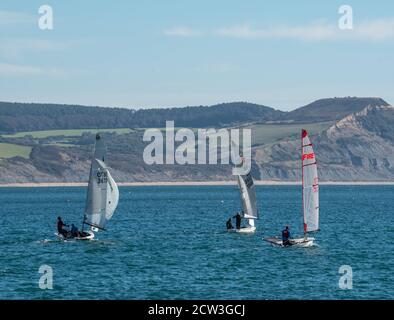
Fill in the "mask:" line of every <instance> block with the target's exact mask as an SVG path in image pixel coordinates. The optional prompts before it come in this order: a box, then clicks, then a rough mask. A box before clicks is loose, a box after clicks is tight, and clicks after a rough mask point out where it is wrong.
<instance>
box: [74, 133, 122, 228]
mask: <svg viewBox="0 0 394 320" xmlns="http://www.w3.org/2000/svg"><path fill="white" fill-rule="evenodd" d="M105 161H106V148H105V145H104V142H103V140H102V138H101V137H100V135H99V134H97V135H96V144H95V149H94V155H93V159H92V163H91V167H90V175H89V184H88V192H87V197H86V206H85V215H84V220H83V227H82V231H83V228H84V225H89V226H90V227H91V230H92V231H98V230H105V227H106V224H107V222H108V221H109V220H110V219H111V218H112V215H113V214H114V212H115V209H116V207H117V205H118V201H119V189H118V186H117V185H116V183H115V181H114V179H113V178H112V176H111V173H110V171H109V168H108V167H107V166H106V164H105ZM89 233H90V234H91V235H92V234H93V233H92V232H89Z"/></svg>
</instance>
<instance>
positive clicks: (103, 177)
mask: <svg viewBox="0 0 394 320" xmlns="http://www.w3.org/2000/svg"><path fill="white" fill-rule="evenodd" d="M100 183H107V172H101V171H97V184H100Z"/></svg>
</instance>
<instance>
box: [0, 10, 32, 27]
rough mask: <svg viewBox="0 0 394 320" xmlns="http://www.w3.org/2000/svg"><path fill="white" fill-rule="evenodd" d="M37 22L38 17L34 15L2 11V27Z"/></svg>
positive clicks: (0, 20) (0, 22)
mask: <svg viewBox="0 0 394 320" xmlns="http://www.w3.org/2000/svg"><path fill="white" fill-rule="evenodd" d="M37 21H38V17H36V16H34V15H32V14H28V13H23V12H13V11H0V26H1V25H9V24H21V23H36V22H37Z"/></svg>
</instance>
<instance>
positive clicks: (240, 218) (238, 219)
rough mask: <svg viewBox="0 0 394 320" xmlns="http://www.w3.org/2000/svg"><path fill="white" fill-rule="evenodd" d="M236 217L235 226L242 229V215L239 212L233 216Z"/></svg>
mask: <svg viewBox="0 0 394 320" xmlns="http://www.w3.org/2000/svg"><path fill="white" fill-rule="evenodd" d="M233 218H235V227H236V228H237V229H241V222H242V216H241V214H240V213H239V212H237V214H236V215H235V216H234V217H233Z"/></svg>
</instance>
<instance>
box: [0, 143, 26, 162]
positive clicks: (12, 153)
mask: <svg viewBox="0 0 394 320" xmlns="http://www.w3.org/2000/svg"><path fill="white" fill-rule="evenodd" d="M30 152H31V147H27V146H20V145H17V144H11V143H0V159H8V158H12V157H17V156H19V157H23V158H26V159H28V158H29V155H30Z"/></svg>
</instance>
